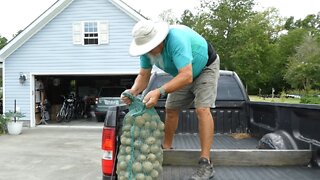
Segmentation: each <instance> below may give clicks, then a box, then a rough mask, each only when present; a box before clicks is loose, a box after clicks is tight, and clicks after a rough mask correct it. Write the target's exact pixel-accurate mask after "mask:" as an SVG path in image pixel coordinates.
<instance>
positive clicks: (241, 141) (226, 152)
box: [162, 133, 320, 180]
mask: <svg viewBox="0 0 320 180" xmlns="http://www.w3.org/2000/svg"><path fill="white" fill-rule="evenodd" d="M257 145H258V139H257V138H255V137H253V136H250V135H248V134H242V133H239V134H215V136H214V143H213V145H212V157H213V164H214V166H215V170H216V176H215V178H214V179H215V180H257V179H260V180H270V179H272V180H278V179H279V180H316V179H319V177H320V169H319V168H311V167H309V166H308V164H309V158H310V156H311V151H309V150H287V151H283V150H260V149H257ZM173 147H174V149H173V150H164V163H163V164H164V166H163V168H164V171H163V174H162V176H163V177H162V179H163V180H180V179H181V180H182V179H185V178H186V177H188V176H189V175H190V174H192V172H193V170H194V169H196V168H197V162H196V159H197V158H198V156H199V152H200V145H199V139H198V135H197V134H196V133H195V134H176V135H175V138H174V145H173ZM177 159H179V160H177ZM181 159H182V160H181ZM288 159H291V161H288ZM176 162H179V163H180V164H176Z"/></svg>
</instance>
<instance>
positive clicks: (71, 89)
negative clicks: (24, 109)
mask: <svg viewBox="0 0 320 180" xmlns="http://www.w3.org/2000/svg"><path fill="white" fill-rule="evenodd" d="M135 77H136V75H104V76H102V75H37V76H35V119H36V125H40V124H45V122H47V123H48V124H56V123H58V121H57V113H58V112H59V111H60V108H61V107H62V104H63V101H64V97H68V96H70V95H74V97H76V98H77V99H78V100H79V101H80V102H81V103H84V104H85V106H84V108H83V109H84V112H83V113H81V114H80V113H79V114H77V115H76V116H75V118H72V121H77V120H79V119H88V118H94V117H92V114H91V113H90V111H92V108H93V105H94V103H95V98H96V97H97V94H98V92H99V90H100V88H101V87H119V86H121V87H125V88H126V89H129V88H131V86H132V85H133V82H134V79H135ZM119 96H120V94H119ZM41 105H43V106H41ZM43 107H45V108H44V109H45V110H43ZM41 111H42V112H45V111H47V115H44V113H41ZM43 119H45V120H46V121H45V122H44V121H43ZM90 120H96V119H90Z"/></svg>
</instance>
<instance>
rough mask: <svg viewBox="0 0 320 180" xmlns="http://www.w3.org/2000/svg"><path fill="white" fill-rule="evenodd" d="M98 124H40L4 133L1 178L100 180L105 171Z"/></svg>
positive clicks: (1, 142)
mask: <svg viewBox="0 0 320 180" xmlns="http://www.w3.org/2000/svg"><path fill="white" fill-rule="evenodd" d="M101 131H102V124H101V123H100V124H99V125H96V126H50V125H46V126H38V127H36V128H24V129H23V131H22V134H20V135H1V136H0V164H1V166H0V179H5V180H44V179H46V180H51V179H52V180H73V179H75V180H96V179H99V180H100V179H101V178H102V172H101V155H102V151H101V149H100V146H101Z"/></svg>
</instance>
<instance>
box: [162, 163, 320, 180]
mask: <svg viewBox="0 0 320 180" xmlns="http://www.w3.org/2000/svg"><path fill="white" fill-rule="evenodd" d="M195 168H196V166H164V167H163V178H162V179H163V180H183V179H185V178H186V177H188V176H189V175H191V174H192V172H193V170H194V169H195ZM215 171H216V175H215V177H214V180H318V179H319V177H320V169H319V168H308V167H306V166H281V167H270V166H259V167H256V166H254V167H253V166H215Z"/></svg>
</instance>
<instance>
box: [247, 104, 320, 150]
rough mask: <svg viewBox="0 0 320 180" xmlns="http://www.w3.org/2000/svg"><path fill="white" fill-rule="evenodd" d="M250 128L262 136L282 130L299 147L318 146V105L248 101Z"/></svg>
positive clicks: (319, 127)
mask: <svg viewBox="0 0 320 180" xmlns="http://www.w3.org/2000/svg"><path fill="white" fill-rule="evenodd" d="M248 107H249V112H250V127H251V128H250V130H251V132H252V133H254V134H256V135H258V136H262V135H264V134H266V133H269V132H275V131H278V130H284V131H286V132H288V133H289V134H290V135H291V137H292V138H293V139H294V141H295V143H296V144H297V146H298V148H299V149H307V148H309V147H310V145H314V146H318V147H320V133H319V129H320V118H319V117H320V106H317V105H307V104H282V103H264V102H249V103H248Z"/></svg>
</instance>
